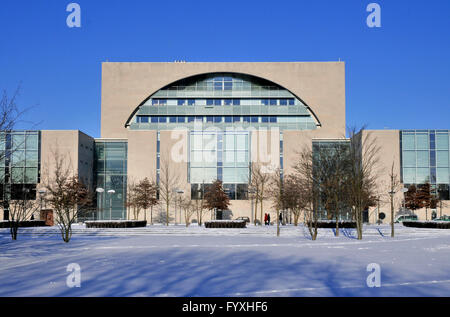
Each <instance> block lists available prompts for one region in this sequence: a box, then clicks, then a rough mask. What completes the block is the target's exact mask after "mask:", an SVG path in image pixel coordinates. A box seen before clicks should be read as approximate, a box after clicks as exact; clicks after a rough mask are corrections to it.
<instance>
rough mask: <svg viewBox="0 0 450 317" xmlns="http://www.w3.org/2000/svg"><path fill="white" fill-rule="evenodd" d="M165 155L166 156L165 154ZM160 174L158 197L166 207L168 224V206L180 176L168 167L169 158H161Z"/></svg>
mask: <svg viewBox="0 0 450 317" xmlns="http://www.w3.org/2000/svg"><path fill="white" fill-rule="evenodd" d="M166 157H167V156H166ZM160 167H161V168H160V174H159V184H158V190H159V199H160V200H161V201H162V204H163V205H164V206H165V209H166V225H167V226H168V225H169V208H170V205H171V203H172V202H173V201H174V199H175V198H176V197H175V195H176V193H175V190H176V189H177V188H178V186H179V183H180V176H179V174H178V173H177V172H176V171H175V170H174V168H170V164H169V160H168V159H162V158H161V165H160Z"/></svg>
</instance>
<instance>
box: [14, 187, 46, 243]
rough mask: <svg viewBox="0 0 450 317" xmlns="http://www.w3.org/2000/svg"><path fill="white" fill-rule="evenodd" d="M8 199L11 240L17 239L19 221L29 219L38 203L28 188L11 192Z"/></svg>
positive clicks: (37, 207) (36, 209)
mask: <svg viewBox="0 0 450 317" xmlns="http://www.w3.org/2000/svg"><path fill="white" fill-rule="evenodd" d="M12 196H13V197H11V199H9V200H8V207H9V217H10V218H9V228H10V233H11V238H12V240H17V235H18V232H19V226H20V223H21V222H23V221H26V220H29V219H30V218H31V217H32V215H33V214H34V213H35V212H36V211H38V210H39V203H38V202H37V201H36V200H35V199H34V198H33V196H32V194H31V192H30V189H29V188H21V190H20V192H15V193H12Z"/></svg>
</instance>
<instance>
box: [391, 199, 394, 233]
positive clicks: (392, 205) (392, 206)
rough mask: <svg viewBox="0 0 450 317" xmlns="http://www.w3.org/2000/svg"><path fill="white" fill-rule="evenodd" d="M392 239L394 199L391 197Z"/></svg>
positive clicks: (392, 231) (392, 230)
mask: <svg viewBox="0 0 450 317" xmlns="http://www.w3.org/2000/svg"><path fill="white" fill-rule="evenodd" d="M391 237H392V238H393V237H394V197H393V196H392V195H391Z"/></svg>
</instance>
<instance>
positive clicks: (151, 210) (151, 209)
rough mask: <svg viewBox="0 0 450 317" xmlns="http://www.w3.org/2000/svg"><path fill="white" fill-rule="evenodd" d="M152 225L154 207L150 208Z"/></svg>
mask: <svg viewBox="0 0 450 317" xmlns="http://www.w3.org/2000/svg"><path fill="white" fill-rule="evenodd" d="M150 224H152V225H153V206H151V207H150Z"/></svg>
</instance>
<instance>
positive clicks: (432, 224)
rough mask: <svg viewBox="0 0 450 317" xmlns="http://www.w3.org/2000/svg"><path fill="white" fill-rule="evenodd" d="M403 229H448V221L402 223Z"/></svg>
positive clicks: (449, 224) (449, 226) (449, 227)
mask: <svg viewBox="0 0 450 317" xmlns="http://www.w3.org/2000/svg"><path fill="white" fill-rule="evenodd" d="M402 223H403V225H404V226H405V227H413V228H433V229H450V221H403V222H402Z"/></svg>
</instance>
